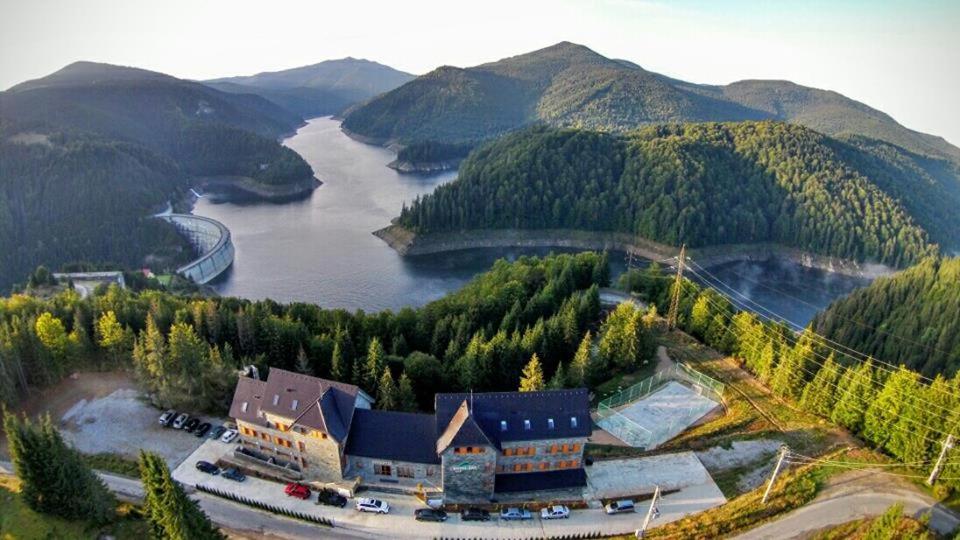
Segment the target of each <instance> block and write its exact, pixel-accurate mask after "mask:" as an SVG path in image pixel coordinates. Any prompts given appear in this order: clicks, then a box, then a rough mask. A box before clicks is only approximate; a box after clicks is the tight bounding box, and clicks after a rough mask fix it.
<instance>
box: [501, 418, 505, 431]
mask: <svg viewBox="0 0 960 540" xmlns="http://www.w3.org/2000/svg"><path fill="white" fill-rule="evenodd" d="M506 430H507V421H506V420H501V421H500V431H506Z"/></svg>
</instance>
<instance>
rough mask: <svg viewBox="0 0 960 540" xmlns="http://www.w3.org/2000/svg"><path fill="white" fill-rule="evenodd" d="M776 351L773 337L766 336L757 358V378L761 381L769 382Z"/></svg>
mask: <svg viewBox="0 0 960 540" xmlns="http://www.w3.org/2000/svg"><path fill="white" fill-rule="evenodd" d="M776 357H777V352H776V348H775V347H774V342H773V339H771V338H767V339H766V344H765V345H764V346H763V350H761V351H760V357H759V358H758V359H757V371H756V375H757V378H758V379H760V380H761V381H762V382H765V383H766V382H769V381H770V376H771V374H772V373H773V368H774V364H775V361H776Z"/></svg>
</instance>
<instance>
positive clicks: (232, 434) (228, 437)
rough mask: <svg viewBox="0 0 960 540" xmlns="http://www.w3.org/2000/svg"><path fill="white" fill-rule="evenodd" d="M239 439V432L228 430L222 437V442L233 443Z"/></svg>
mask: <svg viewBox="0 0 960 540" xmlns="http://www.w3.org/2000/svg"><path fill="white" fill-rule="evenodd" d="M236 438H237V431H236V430H233V429H228V430H226V431H224V432H223V436H221V437H220V442H225V443H232V442H233V440H234V439H236Z"/></svg>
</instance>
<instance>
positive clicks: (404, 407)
mask: <svg viewBox="0 0 960 540" xmlns="http://www.w3.org/2000/svg"><path fill="white" fill-rule="evenodd" d="M397 402H398V403H399V404H400V410H401V411H405V412H415V411H416V410H417V408H418V407H417V394H416V393H415V392H414V391H413V382H411V381H410V377H408V376H407V374H406V372H404V373H402V374H401V375H400V384H399V388H398V393H397Z"/></svg>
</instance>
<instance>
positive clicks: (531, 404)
mask: <svg viewBox="0 0 960 540" xmlns="http://www.w3.org/2000/svg"><path fill="white" fill-rule="evenodd" d="M464 401H466V402H467V403H468V406H469V407H470V408H471V410H472V414H471V415H470V416H471V418H473V419H474V420H475V421H476V423H477V424H478V425H479V426H480V428H481V429H482V430H483V432H484V433H485V434H486V436H487V438H488V439H489V440H490V441H491V442H492V443H493V444H494V445H495V446H499V445H500V443H503V442H511V441H530V440H542V439H561V438H568V437H573V438H575V437H588V436H589V435H590V433H591V431H592V426H593V424H592V423H591V420H590V397H589V394H588V392H587V389H586V388H578V389H573V390H544V391H541V392H484V393H476V394H473V395H472V397H471V395H470V394H437V396H436V417H437V431H436V433H437V438H438V439H439V438H440V436H441V435H442V434H444V433H445V432H446V431H447V428H448V426H449V425H450V424H451V422H452V420H453V419H454V417H455V415H456V414H457V412H458V409H460V407H461V405H462V404H463V402H464ZM471 402H472V405H469V404H470V403H471ZM571 418H574V419H576V420H575V421H571ZM551 420H552V421H553V422H552V425H553V427H551V422H550V421H551ZM501 422H506V424H505V427H506V429H503V426H504V425H503V424H501ZM527 422H529V428H528V427H527Z"/></svg>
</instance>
